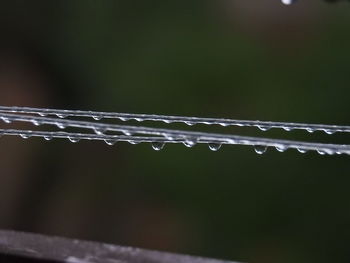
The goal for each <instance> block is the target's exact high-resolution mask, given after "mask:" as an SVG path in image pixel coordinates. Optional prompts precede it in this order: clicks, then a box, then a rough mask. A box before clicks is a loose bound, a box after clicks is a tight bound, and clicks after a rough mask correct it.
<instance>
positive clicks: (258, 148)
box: [254, 145, 267, 154]
mask: <svg viewBox="0 0 350 263" xmlns="http://www.w3.org/2000/svg"><path fill="white" fill-rule="evenodd" d="M254 150H255V152H256V153H257V154H264V153H266V151H267V146H261V145H256V146H254Z"/></svg>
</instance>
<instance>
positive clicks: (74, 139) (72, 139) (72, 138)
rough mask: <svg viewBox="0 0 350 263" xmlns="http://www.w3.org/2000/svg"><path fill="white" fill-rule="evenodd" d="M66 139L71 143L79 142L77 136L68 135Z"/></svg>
mask: <svg viewBox="0 0 350 263" xmlns="http://www.w3.org/2000/svg"><path fill="white" fill-rule="evenodd" d="M68 140H70V141H71V142H73V143H76V142H79V141H80V139H79V138H76V137H68Z"/></svg>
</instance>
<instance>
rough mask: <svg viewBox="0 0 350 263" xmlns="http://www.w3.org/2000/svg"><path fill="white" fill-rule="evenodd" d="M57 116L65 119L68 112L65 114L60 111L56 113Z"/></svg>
mask: <svg viewBox="0 0 350 263" xmlns="http://www.w3.org/2000/svg"><path fill="white" fill-rule="evenodd" d="M56 116H57V117H58V118H60V119H64V118H66V117H67V116H68V115H67V114H63V113H58V114H56Z"/></svg>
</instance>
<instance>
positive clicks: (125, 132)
mask: <svg viewBox="0 0 350 263" xmlns="http://www.w3.org/2000/svg"><path fill="white" fill-rule="evenodd" d="M122 133H123V134H124V135H125V136H131V135H132V132H130V131H127V130H124V131H122Z"/></svg>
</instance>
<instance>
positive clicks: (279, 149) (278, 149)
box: [276, 145, 287, 153]
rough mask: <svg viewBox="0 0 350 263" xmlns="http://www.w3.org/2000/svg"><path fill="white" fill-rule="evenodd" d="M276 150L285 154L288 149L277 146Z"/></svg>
mask: <svg viewBox="0 0 350 263" xmlns="http://www.w3.org/2000/svg"><path fill="white" fill-rule="evenodd" d="M276 150H277V151H279V152H281V153H283V152H285V151H286V150H287V147H285V146H282V145H281V146H276Z"/></svg>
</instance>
